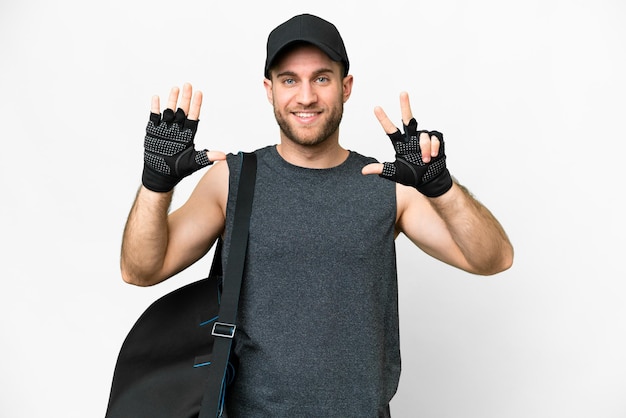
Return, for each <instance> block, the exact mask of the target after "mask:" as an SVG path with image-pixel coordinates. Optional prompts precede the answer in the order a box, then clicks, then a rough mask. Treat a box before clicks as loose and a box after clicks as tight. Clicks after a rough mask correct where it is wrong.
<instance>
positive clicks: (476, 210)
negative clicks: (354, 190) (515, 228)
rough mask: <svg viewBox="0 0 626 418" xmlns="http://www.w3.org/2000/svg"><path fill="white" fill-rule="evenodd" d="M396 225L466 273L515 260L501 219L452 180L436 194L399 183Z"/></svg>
mask: <svg viewBox="0 0 626 418" xmlns="http://www.w3.org/2000/svg"><path fill="white" fill-rule="evenodd" d="M397 226H398V229H399V231H400V232H403V233H404V234H406V235H407V237H408V238H409V239H410V240H411V241H412V242H413V243H415V244H416V245H417V246H419V247H420V248H421V249H423V250H424V251H425V252H426V253H428V254H430V255H431V256H433V257H435V258H437V259H439V260H441V261H444V262H446V263H448V264H450V265H452V266H455V267H458V268H460V269H463V270H465V271H467V272H470V273H474V274H480V275H492V274H496V273H499V272H501V271H504V270H506V269H508V268H509V267H510V266H511V264H512V262H513V247H512V245H511V243H510V241H509V239H508V237H507V235H506V233H505V232H504V229H503V228H502V226H501V225H500V223H499V222H498V221H497V219H496V218H495V217H494V216H493V215H492V213H491V212H490V211H489V210H488V209H487V208H486V207H485V206H483V205H482V204H481V203H480V202H479V201H477V200H476V199H474V198H473V197H472V196H471V194H470V193H469V192H468V191H467V189H466V188H465V187H463V186H461V185H459V184H458V183H456V182H455V183H454V184H453V186H452V188H451V189H450V190H449V191H448V192H446V193H445V194H443V195H442V196H439V197H435V198H427V197H425V196H423V195H421V194H420V193H419V192H418V191H417V190H415V189H414V188H412V187H406V186H401V185H398V223H397Z"/></svg>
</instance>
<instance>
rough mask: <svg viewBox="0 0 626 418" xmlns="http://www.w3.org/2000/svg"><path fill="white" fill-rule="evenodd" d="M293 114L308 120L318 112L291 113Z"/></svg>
mask: <svg viewBox="0 0 626 418" xmlns="http://www.w3.org/2000/svg"><path fill="white" fill-rule="evenodd" d="M293 114H294V115H295V116H297V117H299V118H301V119H310V118H313V117H315V116H317V115H319V113H318V112H293Z"/></svg>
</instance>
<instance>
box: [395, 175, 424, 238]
mask: <svg viewBox="0 0 626 418" xmlns="http://www.w3.org/2000/svg"><path fill="white" fill-rule="evenodd" d="M396 206H397V213H396V230H397V231H398V232H405V227H406V223H407V222H409V223H413V222H414V221H415V218H419V217H425V216H429V213H430V211H432V210H433V209H432V207H431V206H430V203H429V202H428V199H427V198H426V197H425V196H424V195H422V194H421V193H420V192H418V191H417V190H416V189H415V188H413V187H409V186H404V185H402V184H399V183H397V184H396ZM430 215H433V213H430ZM411 221H413V222H411Z"/></svg>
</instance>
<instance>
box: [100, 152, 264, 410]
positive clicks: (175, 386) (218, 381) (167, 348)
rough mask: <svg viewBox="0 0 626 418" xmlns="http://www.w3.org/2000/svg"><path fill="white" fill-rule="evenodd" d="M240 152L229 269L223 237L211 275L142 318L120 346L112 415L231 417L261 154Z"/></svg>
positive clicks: (163, 299)
mask: <svg viewBox="0 0 626 418" xmlns="http://www.w3.org/2000/svg"><path fill="white" fill-rule="evenodd" d="M240 156H241V159H242V170H241V178H240V181H239V190H238V195H237V200H236V205H235V221H234V225H233V229H232V235H231V245H230V249H229V254H228V263H227V265H226V270H225V271H223V269H222V263H221V253H222V240H221V238H220V239H219V240H218V242H217V246H216V249H215V254H214V257H213V263H212V265H211V270H210V272H209V276H208V277H207V278H205V279H202V280H199V281H197V282H194V283H191V284H188V285H186V286H183V287H181V288H180V289H177V290H174V291H173V292H171V293H168V294H167V295H165V296H163V297H161V298H160V299H158V300H157V301H155V302H154V303H153V304H152V305H150V306H149V307H148V308H147V309H146V310H145V311H144V313H143V314H142V315H141V316H140V317H139V319H138V320H137V322H136V323H135V324H134V326H133V327H132V329H131V330H130V332H129V333H128V335H127V336H126V339H125V340H124V343H123V344H122V347H121V349H120V353H119V355H118V359H117V363H116V365H115V370H114V374H113V381H112V385H111V393H110V395H109V403H108V407H107V412H106V417H105V418H160V417H162V418H192V417H193V418H196V417H200V418H215V417H225V416H226V415H225V411H224V399H225V391H226V387H227V385H228V383H229V382H230V381H232V379H233V378H234V369H235V367H234V366H233V365H232V364H231V363H230V361H229V360H230V348H231V343H232V340H233V337H234V335H235V329H236V325H235V319H236V315H237V305H238V302H239V290H240V287H241V280H242V275H243V268H244V263H245V255H246V249H247V243H248V227H249V224H250V212H251V209H252V199H253V194H254V183H255V178H256V155H254V154H253V153H249V154H248V153H240ZM222 273H224V274H222ZM222 277H223V279H222Z"/></svg>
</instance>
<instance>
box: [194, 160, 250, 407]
mask: <svg viewBox="0 0 626 418" xmlns="http://www.w3.org/2000/svg"><path fill="white" fill-rule="evenodd" d="M239 155H240V156H241V159H242V162H241V174H240V177H239V186H238V189H237V198H236V203H235V214H234V222H233V228H232V232H231V239H230V249H229V252H228V260H227V263H226V269H225V271H224V278H223V282H222V283H223V292H222V297H221V303H220V310H219V316H218V319H217V321H216V322H215V324H214V325H213V332H212V334H213V335H214V336H215V341H214V342H213V354H212V361H211V365H210V366H209V367H210V369H209V377H208V379H207V382H206V385H205V390H204V396H203V397H202V404H201V407H200V415H199V418H215V417H219V416H222V412H223V410H224V398H225V390H226V383H225V380H226V368H227V365H228V360H229V357H230V349H231V345H232V341H233V337H234V336H235V330H236V325H235V323H236V318H237V307H238V305H239V291H240V289H241V282H242V279H243V270H244V265H245V260H246V251H247V248H248V230H249V227H250V214H251V212H252V201H253V198H254V185H255V181H256V154H254V153H243V152H240V153H239Z"/></svg>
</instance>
